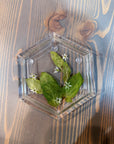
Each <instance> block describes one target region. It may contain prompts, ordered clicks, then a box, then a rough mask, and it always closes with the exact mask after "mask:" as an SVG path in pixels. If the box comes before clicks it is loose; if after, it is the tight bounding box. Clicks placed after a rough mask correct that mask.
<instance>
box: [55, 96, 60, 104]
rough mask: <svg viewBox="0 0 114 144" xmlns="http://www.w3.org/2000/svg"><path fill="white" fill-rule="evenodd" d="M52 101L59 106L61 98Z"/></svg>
mask: <svg viewBox="0 0 114 144" xmlns="http://www.w3.org/2000/svg"><path fill="white" fill-rule="evenodd" d="M54 101H55V102H56V103H59V104H60V103H61V101H62V98H58V97H57V98H56V99H55V100H54Z"/></svg>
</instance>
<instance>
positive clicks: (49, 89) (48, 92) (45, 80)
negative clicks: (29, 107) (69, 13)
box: [40, 72, 63, 107]
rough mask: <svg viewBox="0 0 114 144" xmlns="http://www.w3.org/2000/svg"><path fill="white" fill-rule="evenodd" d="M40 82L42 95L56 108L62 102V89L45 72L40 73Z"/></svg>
mask: <svg viewBox="0 0 114 144" xmlns="http://www.w3.org/2000/svg"><path fill="white" fill-rule="evenodd" d="M40 82H41V88H42V90H43V95H44V96H45V98H46V99H47V101H48V103H49V104H50V105H52V106H54V107H57V106H58V105H59V104H60V103H61V100H62V95H63V94H62V88H61V87H60V86H59V85H58V83H57V81H56V80H55V79H54V78H53V77H52V76H51V75H50V74H48V73H46V72H42V73H41V76H40Z"/></svg>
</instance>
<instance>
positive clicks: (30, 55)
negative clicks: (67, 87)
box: [18, 33, 96, 118]
mask: <svg viewBox="0 0 114 144" xmlns="http://www.w3.org/2000/svg"><path fill="white" fill-rule="evenodd" d="M51 51H55V52H57V53H58V54H60V55H61V56H62V55H64V54H66V55H67V57H68V58H67V63H68V64H69V66H70V68H71V70H72V75H73V74H76V73H78V72H80V73H81V75H82V77H83V79H84V83H83V85H82V86H81V88H80V90H79V92H78V94H77V95H76V96H75V97H74V98H73V100H72V102H69V103H66V102H64V101H63V103H62V104H61V105H59V106H58V107H57V108H55V107H52V106H50V105H49V104H48V103H47V100H46V99H45V97H44V96H43V95H41V94H35V93H33V92H31V91H30V89H29V88H28V87H27V84H26V79H27V78H29V76H30V75H31V74H37V75H38V76H40V74H41V72H48V73H49V74H51V75H52V76H54V77H55V78H56V79H57V80H58V81H59V80H60V73H59V72H58V73H54V69H55V65H54V64H53V61H52V60H51V57H50V52H51ZM18 78H19V96H20V97H21V98H22V99H23V100H24V101H25V102H27V103H28V104H30V105H32V106H33V107H35V108H36V109H38V110H40V111H42V112H45V113H47V114H49V115H50V116H52V117H54V118H60V117H63V116H64V115H66V114H68V113H70V112H71V111H73V110H74V109H76V108H77V107H79V106H80V105H82V104H84V103H85V102H87V101H88V100H89V99H91V98H93V97H95V94H96V88H95V80H94V60H93V52H92V51H91V49H90V48H88V47H86V46H84V45H83V44H80V43H78V42H74V41H71V40H69V39H66V38H64V37H62V36H59V35H57V34H55V33H53V34H52V35H50V36H47V38H45V39H43V40H41V41H40V42H38V43H37V44H35V45H34V46H33V47H31V48H29V49H27V50H26V51H24V52H22V53H21V54H19V55H18Z"/></svg>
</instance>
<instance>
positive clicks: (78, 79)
mask: <svg viewBox="0 0 114 144" xmlns="http://www.w3.org/2000/svg"><path fill="white" fill-rule="evenodd" d="M68 83H70V85H71V87H70V88H69V89H65V87H64V89H65V100H66V102H72V98H73V97H75V96H76V94H77V93H78V91H79V89H80V87H81V85H82V84H83V78H82V76H81V74H80V73H77V74H75V75H73V76H72V77H71V78H70V79H69V80H68Z"/></svg>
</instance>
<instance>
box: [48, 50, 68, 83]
mask: <svg viewBox="0 0 114 144" xmlns="http://www.w3.org/2000/svg"><path fill="white" fill-rule="evenodd" d="M50 54H51V58H52V60H53V62H54V64H55V65H56V66H57V67H59V68H60V70H61V72H62V73H63V81H64V82H65V81H67V80H68V79H69V77H70V74H71V69H70V67H69V65H68V64H67V62H65V61H64V60H63V59H62V58H61V57H60V56H59V55H58V54H57V53H56V52H54V51H51V52H50Z"/></svg>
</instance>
